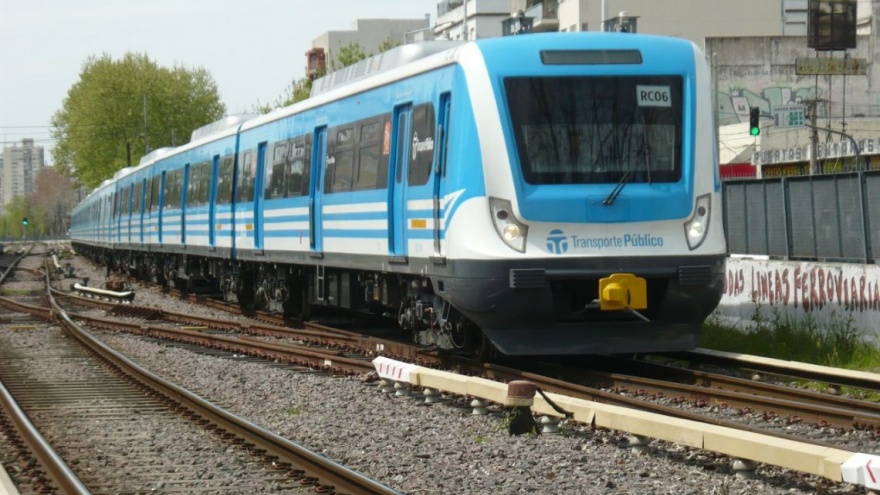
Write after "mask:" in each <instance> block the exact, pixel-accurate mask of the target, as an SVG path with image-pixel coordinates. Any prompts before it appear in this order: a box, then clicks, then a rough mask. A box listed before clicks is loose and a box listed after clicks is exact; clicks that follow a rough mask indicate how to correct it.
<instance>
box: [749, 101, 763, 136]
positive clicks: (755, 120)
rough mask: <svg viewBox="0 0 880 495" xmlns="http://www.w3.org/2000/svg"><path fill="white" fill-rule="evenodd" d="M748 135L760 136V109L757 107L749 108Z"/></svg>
mask: <svg viewBox="0 0 880 495" xmlns="http://www.w3.org/2000/svg"><path fill="white" fill-rule="evenodd" d="M749 134H750V135H752V136H757V135H760V134H761V109H760V108H758V107H751V108H749Z"/></svg>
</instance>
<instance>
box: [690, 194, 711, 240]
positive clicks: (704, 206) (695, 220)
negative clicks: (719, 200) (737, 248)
mask: <svg viewBox="0 0 880 495" xmlns="http://www.w3.org/2000/svg"><path fill="white" fill-rule="evenodd" d="M711 211H712V196H710V195H709V194H704V195H702V196H700V197H698V198H697V201H696V204H695V205H694V214H693V215H691V218H689V219H688V221H687V222H685V223H684V236H685V238H686V239H687V243H688V248H689V249H690V250H691V251H693V250H694V249H697V248H698V247H700V244H702V243H703V241H704V240H706V232H708V231H709V217H710V214H711Z"/></svg>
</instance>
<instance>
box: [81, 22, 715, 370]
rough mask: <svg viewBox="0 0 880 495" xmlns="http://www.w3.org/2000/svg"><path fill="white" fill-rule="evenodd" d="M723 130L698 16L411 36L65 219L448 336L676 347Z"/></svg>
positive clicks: (121, 254) (136, 261)
mask: <svg viewBox="0 0 880 495" xmlns="http://www.w3.org/2000/svg"><path fill="white" fill-rule="evenodd" d="M403 62H405V63H403ZM715 140H716V136H715V132H714V125H713V118H712V104H711V92H710V81H709V71H708V67H707V64H706V62H705V57H704V55H703V54H702V53H701V52H700V50H699V49H698V48H697V47H696V46H695V45H694V44H693V43H691V42H689V41H686V40H681V39H675V38H667V37H660V36H650V35H640V34H625V33H552V34H529V35H523V36H512V37H504V38H495V39H484V40H477V41H473V42H468V43H457V44H454V45H453V46H450V45H443V44H442V43H441V42H433V43H426V44H421V45H405V46H403V47H399V48H398V49H396V51H394V52H388V53H385V54H382V55H380V56H379V57H378V58H373V59H370V60H367V61H363V62H361V64H360V65H359V66H356V67H352V68H348V69H347V70H346V71H345V72H344V73H340V74H333V75H331V76H328V78H327V79H325V80H323V81H316V88H315V90H313V96H312V97H311V98H309V99H308V100H306V101H303V102H300V103H297V104H295V105H293V106H290V107H288V108H284V109H280V110H276V111H274V112H271V113H269V114H266V115H262V116H259V117H255V118H251V119H248V120H244V121H241V122H235V123H234V124H231V125H215V126H213V127H211V128H209V129H208V130H207V131H204V132H202V133H201V134H199V135H198V136H194V139H193V140H192V142H190V143H189V144H187V145H184V146H181V147H179V148H175V149H171V150H165V151H163V152H162V153H161V154H160V155H159V156H155V157H150V158H149V159H146V160H142V163H141V164H140V165H139V166H138V167H137V168H136V169H134V170H133V171H129V172H127V173H125V174H124V176H123V177H117V178H115V179H114V180H111V181H109V183H107V184H104V185H102V187H101V188H99V189H98V190H97V191H96V192H95V193H94V194H92V195H90V196H89V197H88V198H87V199H86V200H85V201H84V202H83V203H82V204H81V205H79V206H78V207H77V210H75V212H74V215H73V224H74V228H73V229H72V231H71V236H72V238H73V241H74V243H75V244H76V245H77V247H78V248H79V249H81V250H85V251H89V252H92V253H94V254H96V255H100V256H103V257H104V258H105V259H107V260H108V263H110V264H111V265H112V266H114V267H116V268H118V269H127V270H129V271H132V272H135V273H138V274H141V275H142V276H148V277H151V278H153V279H154V280H157V281H160V282H165V283H168V284H170V285H174V286H179V287H181V288H184V289H186V290H193V289H195V288H197V287H208V288H211V290H216V291H217V292H218V293H219V294H222V296H223V297H224V298H225V299H227V300H234V301H238V303H239V304H241V305H242V306H243V307H247V308H254V309H262V310H269V311H277V312H282V313H284V314H285V315H291V316H293V315H298V316H300V317H303V318H307V317H309V315H310V314H312V313H310V312H313V311H314V310H315V308H320V307H322V306H324V307H331V308H346V309H351V310H359V311H370V312H373V313H377V314H386V315H390V316H393V317H394V318H396V319H397V321H398V323H399V324H400V326H401V327H402V328H403V329H404V330H406V331H408V332H411V333H412V335H413V338H414V340H415V341H417V342H420V343H422V344H425V345H430V346H433V347H437V348H441V349H451V350H456V351H459V352H466V353H473V354H480V355H484V354H485V353H486V352H487V351H488V350H491V349H493V348H497V349H498V350H500V351H501V352H503V353H505V354H510V355H581V354H594V353H634V352H649V351H651V352H662V351H676V350H686V349H692V348H694V347H696V346H697V344H698V341H699V331H700V328H701V325H702V322H703V321H704V320H705V318H706V317H707V316H708V314H709V313H710V312H711V311H712V310H713V309H714V308H715V307H716V305H717V303H718V301H719V299H720V297H721V291H722V284H723V274H724V260H725V258H726V242H725V238H724V232H723V226H722V220H721V219H722V216H721V210H720V208H721V200H720V191H721V186H720V178H719V168H718V161H717V156H716V154H715V149H716V148H715ZM129 178H131V179H129ZM120 184H121V186H120ZM138 184H141V185H142V186H141V188H140V189H139V190H138V189H137V188H138V186H137V185H138ZM119 187H121V188H122V189H121V191H122V192H120V189H119ZM126 188H127V189H126ZM126 190H127V191H129V192H128V193H126V192H125V191H126ZM139 194H142V195H143V197H142V198H141V200H140V201H139V203H138V204H137V206H136V205H135V202H134V199H133V198H135V197H138V195H139ZM119 205H121V206H119ZM105 209H107V210H108V212H106V213H105V212H104V210H105ZM95 215H98V217H99V218H100V219H103V220H100V219H98V218H96V217H95ZM101 215H103V216H101ZM108 219H109V220H108ZM114 220H116V223H114V222H113V221H114ZM101 221H103V222H105V223H104V224H100V225H108V231H107V232H106V233H105V232H104V230H100V228H99V230H97V231H96V230H95V228H96V225H98V224H96V223H95V222H98V223H100V222H101ZM137 225H141V226H142V234H141V236H140V238H139V240H140V242H132V241H133V240H135V241H137V240H138V236H137V235H136V234H135V235H134V237H132V232H134V229H133V228H132V226H137ZM114 228H116V229H121V231H119V232H115V235H116V237H115V238H114V237H113V236H114V232H113V231H112V229H114ZM126 229H128V230H126ZM95 232H98V237H95V234H94V233H95ZM147 232H149V235H147ZM105 235H106V236H107V238H105V237H101V236H105ZM126 236H127V237H126ZM126 240H127V241H128V242H127V243H126V242H125V241H126Z"/></svg>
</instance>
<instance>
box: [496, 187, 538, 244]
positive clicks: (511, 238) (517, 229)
mask: <svg viewBox="0 0 880 495" xmlns="http://www.w3.org/2000/svg"><path fill="white" fill-rule="evenodd" d="M489 210H490V212H491V214H492V224H493V225H494V226H495V231H496V232H497V233H498V237H500V238H501V240H502V241H504V243H505V244H507V245H508V246H510V248H511V249H515V250H517V251H519V252H521V253H524V252H526V238H527V237H528V234H529V227H528V226H527V225H525V224H524V223H522V222H520V221H519V220H517V219H516V217H515V216H514V215H513V209H512V208H511V204H510V201H508V200H506V199H499V198H492V197H490V198H489Z"/></svg>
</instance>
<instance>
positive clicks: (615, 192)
mask: <svg viewBox="0 0 880 495" xmlns="http://www.w3.org/2000/svg"><path fill="white" fill-rule="evenodd" d="M648 153H649V149H648V147H647V146H646V147H643V148H642V149H641V150H640V151H639V154H638V155H636V158H635V160H633V163H632V165H631V166H630V167H629V168H628V169H627V171H626V172H624V174H623V175H622V176H621V177H620V180H619V181H617V185H616V186H614V189H612V190H611V193H610V194H609V195H608V197H606V198H605V199H603V200H602V204H603V205H605V206H611V205H612V204H614V200H616V199H617V197H618V196H620V193H621V191H623V188H624V187H625V186H626V185H627V184H629V183H630V182H632V179H633V171H634V170H635V169H636V168H638V163H639V160H641V159H642V158H644V159H645V172H646V173H647V175H648V182H650V181H651V163H650V159H649V158H648Z"/></svg>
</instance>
